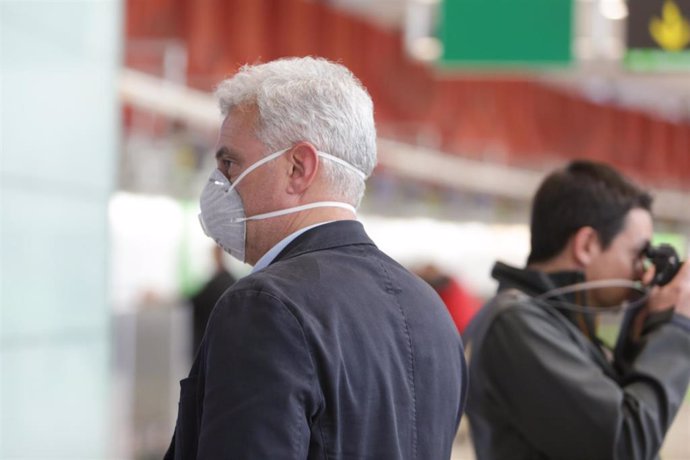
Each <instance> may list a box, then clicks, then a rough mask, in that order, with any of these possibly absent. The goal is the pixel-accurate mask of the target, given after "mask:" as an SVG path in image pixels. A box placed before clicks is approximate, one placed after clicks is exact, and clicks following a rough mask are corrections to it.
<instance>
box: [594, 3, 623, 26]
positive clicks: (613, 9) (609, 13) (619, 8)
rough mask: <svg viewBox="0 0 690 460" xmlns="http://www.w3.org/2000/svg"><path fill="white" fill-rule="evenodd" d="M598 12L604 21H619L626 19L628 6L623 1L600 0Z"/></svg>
mask: <svg viewBox="0 0 690 460" xmlns="http://www.w3.org/2000/svg"><path fill="white" fill-rule="evenodd" d="M599 12H600V13H601V15H602V16H604V17H605V18H606V19H610V20H612V21H619V20H621V19H625V18H626V17H628V5H627V4H626V3H625V1H624V0H600V1H599Z"/></svg>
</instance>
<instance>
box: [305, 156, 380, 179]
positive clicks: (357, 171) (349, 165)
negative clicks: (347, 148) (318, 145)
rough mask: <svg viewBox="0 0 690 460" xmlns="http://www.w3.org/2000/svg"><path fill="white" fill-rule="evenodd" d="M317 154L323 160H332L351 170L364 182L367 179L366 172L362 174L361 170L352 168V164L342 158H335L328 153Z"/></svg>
mask: <svg viewBox="0 0 690 460" xmlns="http://www.w3.org/2000/svg"><path fill="white" fill-rule="evenodd" d="M316 153H317V154H318V155H319V156H320V157H323V158H326V159H328V160H331V161H334V162H336V163H338V164H339V165H340V166H345V167H346V168H347V169H349V170H350V171H352V172H354V173H355V174H357V175H358V176H359V177H360V178H361V179H362V180H365V179H366V178H367V175H366V174H364V172H362V171H360V170H359V169H357V168H356V167H354V166H352V165H351V164H350V163H348V162H347V161H345V160H343V159H342V158H338V157H335V156H333V155H331V154H330V153H326V152H318V151H317V152H316Z"/></svg>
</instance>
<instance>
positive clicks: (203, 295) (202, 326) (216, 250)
mask: <svg viewBox="0 0 690 460" xmlns="http://www.w3.org/2000/svg"><path fill="white" fill-rule="evenodd" d="M212 254H213V267H214V271H213V276H211V278H210V279H209V280H208V281H207V282H206V283H205V284H204V285H203V286H202V287H201V289H200V290H199V291H198V292H197V293H195V294H194V295H193V296H192V297H191V298H190V299H189V303H190V305H191V307H192V349H191V351H192V353H191V357H192V359H193V358H194V356H195V355H196V353H197V351H198V350H199V345H200V344H201V339H202V338H203V336H204V331H205V330H206V324H207V323H208V318H209V316H211V311H212V310H213V307H214V306H215V305H216V302H218V299H219V298H220V296H221V295H222V294H223V293H224V292H225V291H226V290H227V289H228V288H229V287H230V286H232V285H233V284H234V283H235V281H237V280H236V279H235V277H234V276H233V275H232V273H230V272H229V271H228V269H227V268H226V267H225V261H224V260H223V254H224V252H223V248H221V247H220V246H218V245H214V246H213V248H212Z"/></svg>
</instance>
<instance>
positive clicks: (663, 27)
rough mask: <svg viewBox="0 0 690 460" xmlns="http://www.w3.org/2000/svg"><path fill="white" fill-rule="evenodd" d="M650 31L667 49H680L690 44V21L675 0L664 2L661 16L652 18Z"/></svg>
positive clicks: (662, 46)
mask: <svg viewBox="0 0 690 460" xmlns="http://www.w3.org/2000/svg"><path fill="white" fill-rule="evenodd" d="M649 33H650V34H651V36H652V38H653V39H654V41H655V42H657V43H658V44H659V46H660V47H661V48H663V49H665V50H667V51H680V50H682V49H683V48H685V47H686V46H688V44H690V23H689V22H688V20H687V19H686V18H685V17H683V13H682V11H681V10H680V8H678V5H677V4H676V3H675V2H674V1H673V0H666V1H665V2H664V7H663V9H662V11H661V18H658V17H653V18H652V20H651V21H650V23H649Z"/></svg>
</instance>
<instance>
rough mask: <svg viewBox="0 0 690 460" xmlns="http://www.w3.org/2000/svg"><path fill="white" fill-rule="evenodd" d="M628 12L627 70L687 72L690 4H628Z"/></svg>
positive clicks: (688, 0)
mask: <svg viewBox="0 0 690 460" xmlns="http://www.w3.org/2000/svg"><path fill="white" fill-rule="evenodd" d="M628 11H629V15H628V23H627V37H628V38H627V44H628V51H627V52H626V55H625V64H626V66H627V67H628V68H629V69H630V70H639V71H690V0H631V1H629V2H628Z"/></svg>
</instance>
